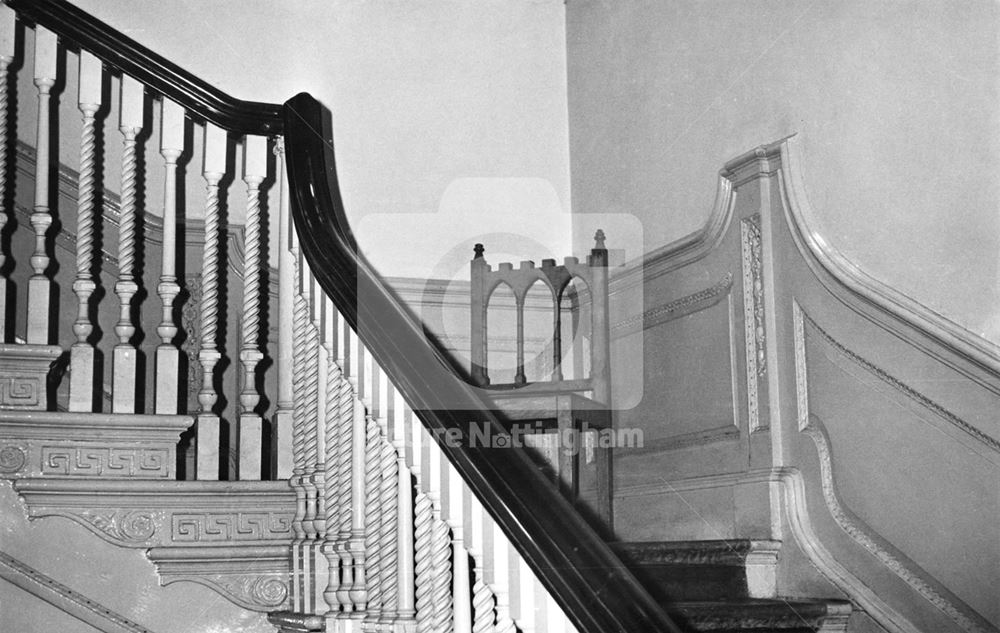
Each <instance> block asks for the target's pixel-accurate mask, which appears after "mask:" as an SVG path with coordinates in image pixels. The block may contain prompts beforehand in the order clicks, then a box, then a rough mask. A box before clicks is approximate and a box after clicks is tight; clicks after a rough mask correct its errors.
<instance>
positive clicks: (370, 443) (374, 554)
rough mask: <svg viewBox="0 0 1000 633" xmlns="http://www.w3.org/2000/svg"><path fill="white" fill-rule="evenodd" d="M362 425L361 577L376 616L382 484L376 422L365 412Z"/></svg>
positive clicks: (379, 605) (380, 549) (378, 584)
mask: <svg viewBox="0 0 1000 633" xmlns="http://www.w3.org/2000/svg"><path fill="white" fill-rule="evenodd" d="M366 422H367V424H366V426H365V431H366V433H365V490H366V491H367V499H366V502H365V576H366V581H367V587H368V613H369V615H371V616H378V615H379V614H380V613H381V609H380V607H381V599H382V596H381V583H380V573H381V567H380V565H381V560H382V548H381V547H380V546H379V545H380V540H379V537H380V535H381V522H382V508H381V505H380V503H379V501H380V497H379V495H380V491H381V483H382V471H381V461H380V460H379V456H380V452H381V451H380V446H379V439H380V438H379V430H378V423H377V422H376V421H375V419H374V418H373V417H372V416H371V415H370V414H369V415H367V416H366Z"/></svg>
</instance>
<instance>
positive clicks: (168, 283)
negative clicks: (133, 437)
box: [155, 97, 184, 414]
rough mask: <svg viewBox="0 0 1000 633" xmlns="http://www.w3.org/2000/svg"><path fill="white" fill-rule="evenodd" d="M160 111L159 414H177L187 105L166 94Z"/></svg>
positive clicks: (157, 362)
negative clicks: (181, 168)
mask: <svg viewBox="0 0 1000 633" xmlns="http://www.w3.org/2000/svg"><path fill="white" fill-rule="evenodd" d="M161 108H162V109H161V112H160V155H161V156H163V161H164V165H165V166H164V174H165V178H164V187H163V253H162V259H161V267H160V283H159V284H157V286H156V294H158V295H159V297H160V305H161V306H162V308H163V311H162V318H161V320H160V324H159V325H158V326H156V334H157V336H159V337H160V344H159V345H158V346H157V347H156V408H155V411H156V413H163V414H174V413H177V412H178V411H179V410H180V399H181V377H180V361H181V350H180V349H179V348H178V347H177V346H176V345H175V344H174V339H175V338H176V337H177V325H176V324H175V323H174V300H175V299H176V298H177V295H178V294H179V293H180V291H181V287H180V286H179V285H178V284H177V159H178V158H180V155H181V154H182V153H183V152H184V108H182V107H181V106H179V105H177V104H176V103H174V102H173V101H171V100H170V99H167V98H166V97H164V98H163V102H162V104H161Z"/></svg>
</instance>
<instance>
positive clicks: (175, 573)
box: [147, 539, 291, 611]
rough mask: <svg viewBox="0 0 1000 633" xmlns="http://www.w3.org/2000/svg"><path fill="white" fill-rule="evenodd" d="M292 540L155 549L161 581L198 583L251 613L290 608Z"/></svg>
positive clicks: (152, 555)
mask: <svg viewBox="0 0 1000 633" xmlns="http://www.w3.org/2000/svg"><path fill="white" fill-rule="evenodd" d="M290 544H291V539H288V540H287V541H286V543H285V544H281V545H256V546H246V547H239V546H234V545H221V546H217V547H198V546H191V547H181V546H175V547H167V548H163V547H154V548H153V549H151V550H149V552H148V553H147V556H148V557H149V559H150V560H151V561H153V564H154V565H155V566H156V571H157V573H158V574H159V575H160V582H161V583H162V584H163V585H169V584H172V583H175V582H195V583H198V584H200V585H204V586H206V587H209V588H210V589H212V590H214V591H216V592H218V593H219V594H220V595H222V596H224V597H225V598H226V599H227V600H229V601H231V602H233V603H234V604H237V605H239V606H241V607H243V608H245V609H249V610H251V611H275V610H280V609H282V608H285V607H288V606H289V590H290V584H289V583H290V580H291V563H290V561H291V546H290Z"/></svg>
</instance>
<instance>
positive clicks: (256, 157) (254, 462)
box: [239, 136, 267, 480]
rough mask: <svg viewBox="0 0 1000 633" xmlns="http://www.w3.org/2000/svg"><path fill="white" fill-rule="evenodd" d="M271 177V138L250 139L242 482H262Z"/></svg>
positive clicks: (245, 154) (246, 151) (245, 174)
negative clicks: (264, 186) (266, 224)
mask: <svg viewBox="0 0 1000 633" xmlns="http://www.w3.org/2000/svg"><path fill="white" fill-rule="evenodd" d="M266 176H267V139H266V138H264V137H262V136H247V137H246V140H245V141H244V145H243V182H245V183H246V186H247V217H246V225H245V226H244V229H243V242H244V247H243V251H244V256H243V257H244V259H243V310H242V315H243V323H242V328H241V329H242V336H241V337H240V339H241V344H240V362H241V364H242V365H243V386H242V389H241V390H240V409H241V412H240V429H239V438H240V439H239V446H240V453H239V454H240V462H239V477H240V479H244V480H246V479H260V478H261V459H262V454H261V450H262V439H263V438H262V433H263V420H262V419H261V417H260V414H259V413H258V412H257V405H258V404H259V403H260V394H259V393H258V392H257V364H258V363H259V362H260V361H261V360H262V359H263V358H264V354H263V353H261V351H260V336H261V331H260V323H261V311H262V302H261V291H260V290H261V269H262V268H263V264H264V262H263V260H262V257H261V253H262V246H263V245H262V243H261V241H262V234H261V225H262V218H261V210H260V184H261V183H262V182H263V181H264V178H265V177H266Z"/></svg>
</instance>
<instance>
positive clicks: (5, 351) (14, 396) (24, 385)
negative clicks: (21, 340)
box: [0, 343, 63, 410]
mask: <svg viewBox="0 0 1000 633" xmlns="http://www.w3.org/2000/svg"><path fill="white" fill-rule="evenodd" d="M62 353H63V351H62V348H60V347H58V346H56V345H27V344H24V345H22V344H17V343H13V344H11V343H0V407H2V408H4V409H29V410H44V409H45V408H47V406H48V401H47V395H46V394H47V390H46V384H47V381H48V377H49V371H50V370H51V369H52V366H53V364H54V363H55V362H56V360H57V359H58V358H59V356H60V355H62Z"/></svg>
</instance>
